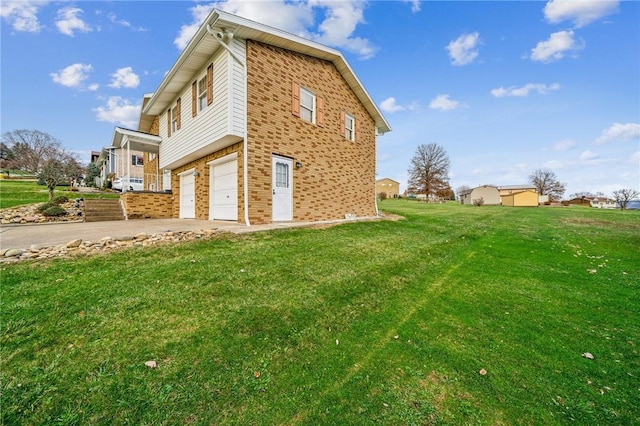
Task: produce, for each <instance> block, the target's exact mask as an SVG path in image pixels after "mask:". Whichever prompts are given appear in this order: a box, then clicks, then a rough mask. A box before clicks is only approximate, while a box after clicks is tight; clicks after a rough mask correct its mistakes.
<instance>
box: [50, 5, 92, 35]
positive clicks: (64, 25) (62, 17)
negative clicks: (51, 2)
mask: <svg viewBox="0 0 640 426" xmlns="http://www.w3.org/2000/svg"><path fill="white" fill-rule="evenodd" d="M81 13H83V12H82V9H79V8H77V7H65V8H63V9H60V10H58V19H57V20H56V27H58V30H59V31H60V32H61V33H62V34H66V35H68V36H71V37H73V35H74V34H73V32H74V31H80V32H83V33H86V32H89V31H91V27H89V25H87V24H86V23H85V22H84V21H83V20H82V19H80V18H79V17H78V15H80V14H81Z"/></svg>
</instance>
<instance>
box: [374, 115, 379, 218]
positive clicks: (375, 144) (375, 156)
mask: <svg viewBox="0 0 640 426" xmlns="http://www.w3.org/2000/svg"><path fill="white" fill-rule="evenodd" d="M373 140H374V142H375V143H374V144H373V147H374V150H373V152H374V154H373V155H374V160H373V161H374V165H375V167H377V165H378V158H377V157H378V128H377V127H376V128H375V130H374V132H373ZM375 167H374V172H373V205H374V206H376V217H379V216H380V212H379V211H378V194H376V172H375Z"/></svg>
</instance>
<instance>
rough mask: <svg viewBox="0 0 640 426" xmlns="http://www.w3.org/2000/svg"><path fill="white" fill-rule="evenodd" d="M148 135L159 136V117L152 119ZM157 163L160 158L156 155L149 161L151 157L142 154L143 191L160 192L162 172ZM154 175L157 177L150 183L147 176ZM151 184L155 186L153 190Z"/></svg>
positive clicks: (146, 153) (147, 154)
mask: <svg viewBox="0 0 640 426" xmlns="http://www.w3.org/2000/svg"><path fill="white" fill-rule="evenodd" d="M149 133H150V134H152V135H156V136H158V135H159V134H160V128H159V117H157V116H156V117H155V118H154V119H153V123H152V124H151V129H149ZM159 161H160V158H159V157H158V156H157V155H155V156H154V159H153V160H151V156H150V155H149V153H148V152H145V153H144V178H145V179H144V189H145V190H146V191H149V190H154V191H160V190H162V170H160V169H159V168H158V164H159ZM156 175H158V178H157V180H156V179H154V180H153V181H152V179H149V178H148V177H149V176H156ZM152 184H154V185H155V188H152V187H151V185H152Z"/></svg>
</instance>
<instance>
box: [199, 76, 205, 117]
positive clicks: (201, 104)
mask: <svg viewBox="0 0 640 426" xmlns="http://www.w3.org/2000/svg"><path fill="white" fill-rule="evenodd" d="M206 107H207V77H206V76H204V77H203V78H201V79H200V81H198V111H202V110H203V109H205V108H206Z"/></svg>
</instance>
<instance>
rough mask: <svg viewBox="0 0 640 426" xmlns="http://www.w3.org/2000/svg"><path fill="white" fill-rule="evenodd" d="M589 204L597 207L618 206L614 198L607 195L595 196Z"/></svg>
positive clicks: (609, 207) (612, 207)
mask: <svg viewBox="0 0 640 426" xmlns="http://www.w3.org/2000/svg"><path fill="white" fill-rule="evenodd" d="M589 204H590V205H591V207H595V208H597V209H615V208H616V207H617V205H616V202H615V201H614V200H612V199H610V198H605V197H595V198H593V199H591V200H590V201H589Z"/></svg>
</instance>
